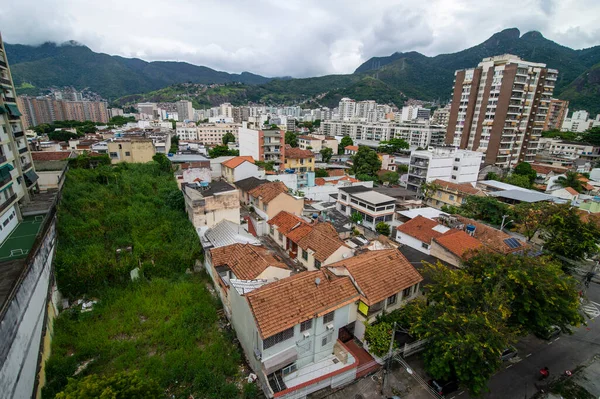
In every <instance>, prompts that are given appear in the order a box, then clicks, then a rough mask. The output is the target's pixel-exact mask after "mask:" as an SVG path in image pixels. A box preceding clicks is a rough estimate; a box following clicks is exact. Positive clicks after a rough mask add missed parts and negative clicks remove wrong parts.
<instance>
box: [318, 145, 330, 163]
mask: <svg viewBox="0 0 600 399" xmlns="http://www.w3.org/2000/svg"><path fill="white" fill-rule="evenodd" d="M320 153H321V157H322V158H323V162H325V163H327V162H329V161H331V157H332V156H333V150H332V149H331V148H329V147H325V148H322V149H321V151H320Z"/></svg>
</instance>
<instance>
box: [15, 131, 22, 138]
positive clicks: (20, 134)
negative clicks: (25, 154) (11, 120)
mask: <svg viewBox="0 0 600 399" xmlns="http://www.w3.org/2000/svg"><path fill="white" fill-rule="evenodd" d="M13 136H15V138H19V137H23V136H25V132H23V131H19V132H13Z"/></svg>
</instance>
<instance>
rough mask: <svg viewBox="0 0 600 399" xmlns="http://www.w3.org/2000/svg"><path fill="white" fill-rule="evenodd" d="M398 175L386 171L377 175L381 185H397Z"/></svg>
mask: <svg viewBox="0 0 600 399" xmlns="http://www.w3.org/2000/svg"><path fill="white" fill-rule="evenodd" d="M399 180H400V175H399V174H398V173H397V172H391V171H387V172H384V173H382V174H380V175H379V181H380V182H381V183H389V184H398V181H399Z"/></svg>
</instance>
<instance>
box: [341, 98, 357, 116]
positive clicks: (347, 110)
mask: <svg viewBox="0 0 600 399" xmlns="http://www.w3.org/2000/svg"><path fill="white" fill-rule="evenodd" d="M338 112H339V114H340V120H343V121H349V120H350V119H352V118H353V117H354V114H355V113H356V102H355V101H354V100H352V99H351V98H347V97H344V98H342V99H341V100H340V103H339V105H338Z"/></svg>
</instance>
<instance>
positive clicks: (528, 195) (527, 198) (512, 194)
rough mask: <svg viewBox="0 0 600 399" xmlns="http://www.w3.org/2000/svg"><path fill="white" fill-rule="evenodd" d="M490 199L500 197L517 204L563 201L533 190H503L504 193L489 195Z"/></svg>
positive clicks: (497, 192)
mask: <svg viewBox="0 0 600 399" xmlns="http://www.w3.org/2000/svg"><path fill="white" fill-rule="evenodd" d="M489 195H490V196H492V197H500V198H506V199H510V200H513V201H519V202H529V203H533V202H541V201H552V202H564V200H562V199H560V198H557V197H554V196H552V195H548V194H544V193H540V192H537V191H533V190H527V191H525V190H504V191H495V192H493V193H489Z"/></svg>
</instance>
